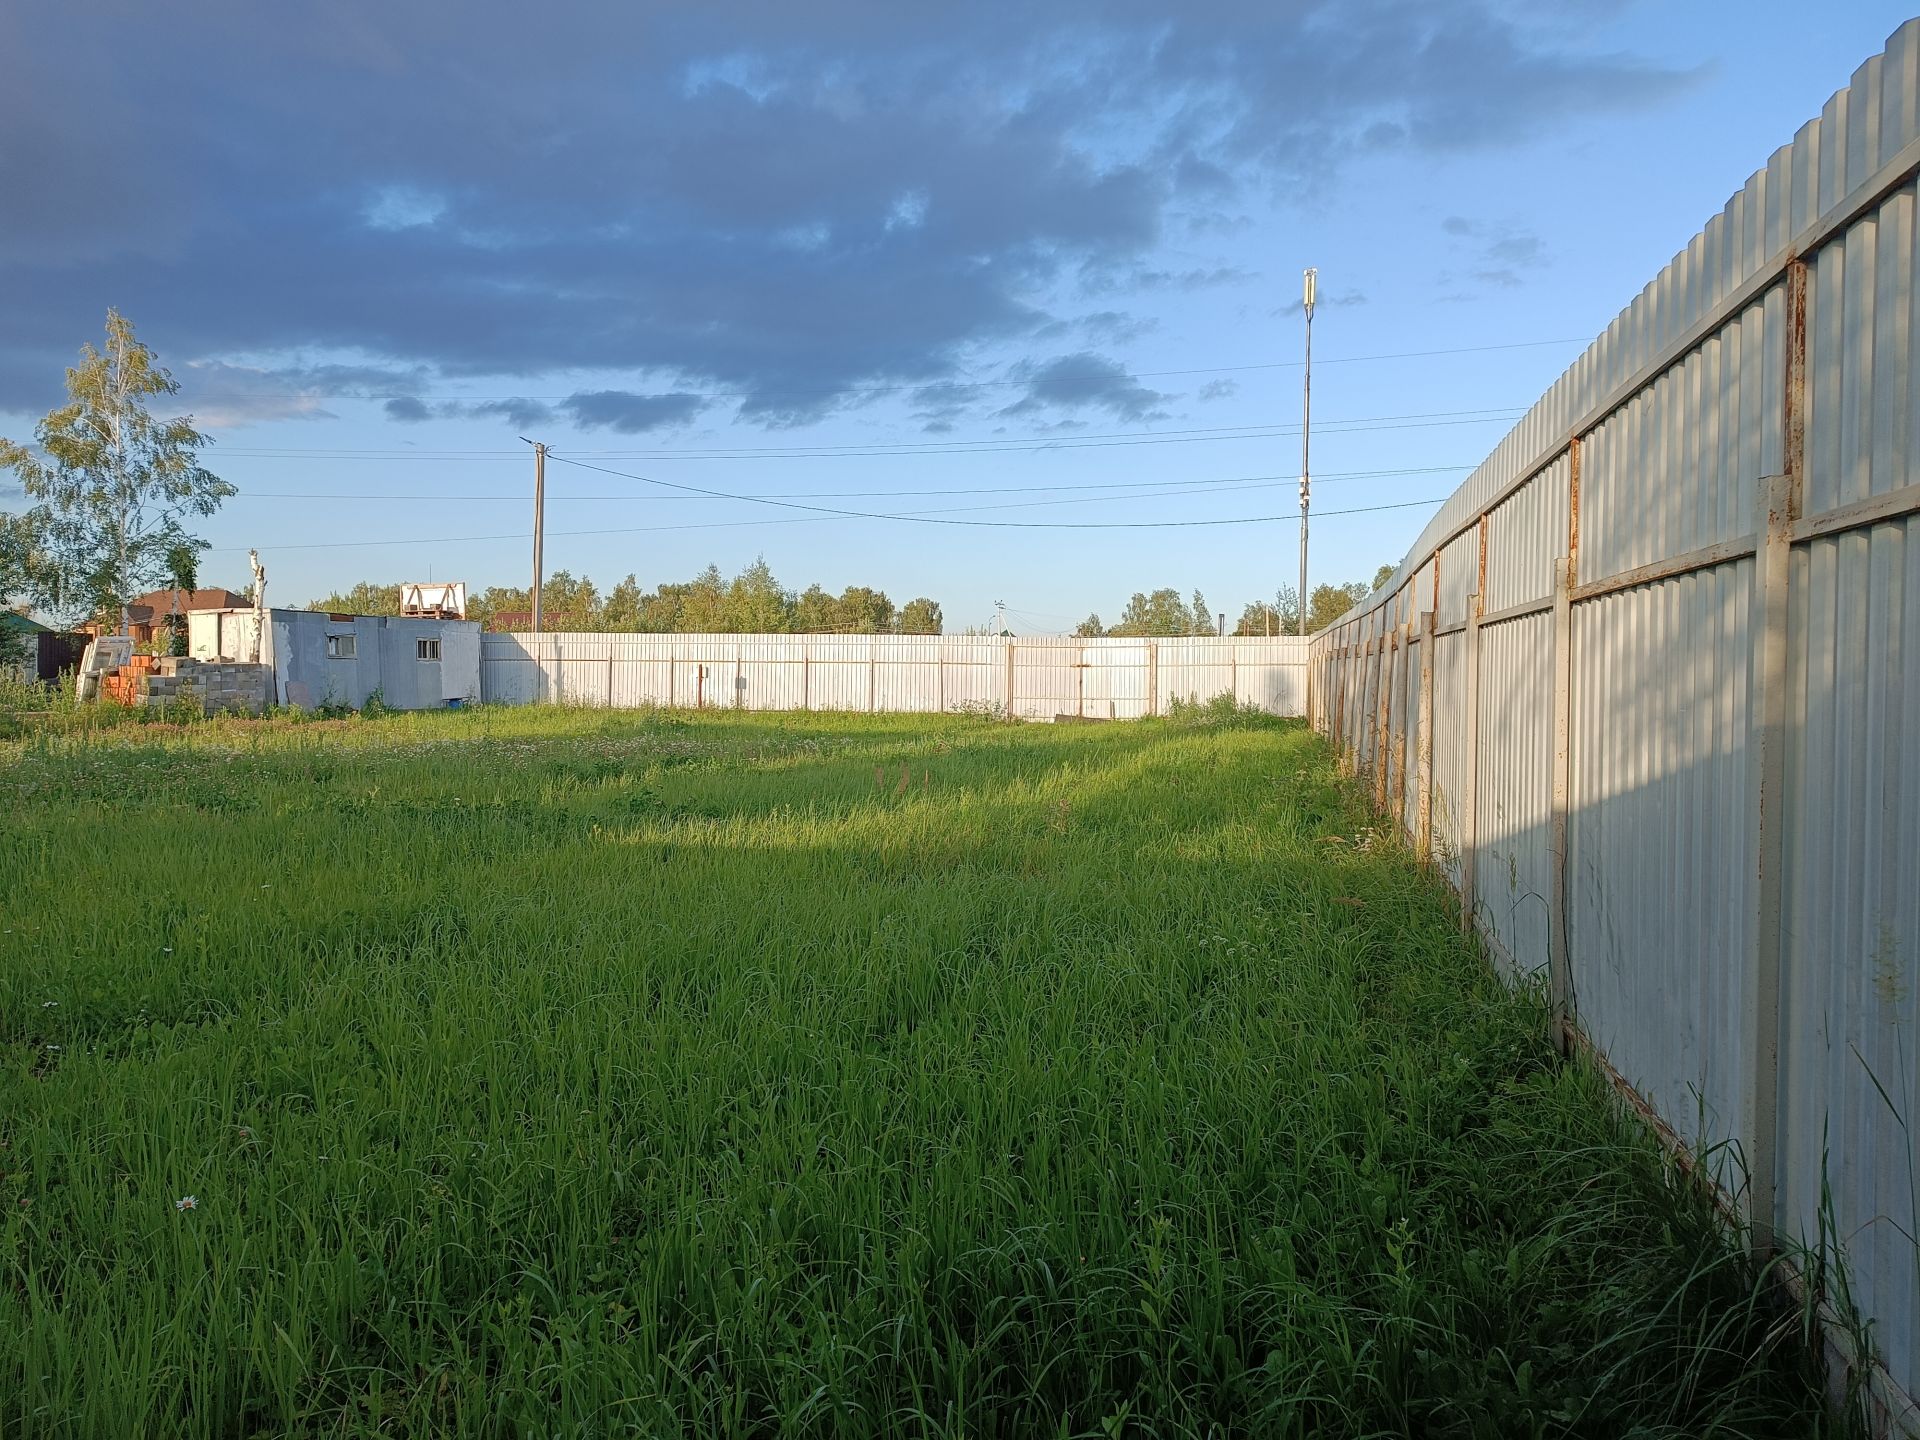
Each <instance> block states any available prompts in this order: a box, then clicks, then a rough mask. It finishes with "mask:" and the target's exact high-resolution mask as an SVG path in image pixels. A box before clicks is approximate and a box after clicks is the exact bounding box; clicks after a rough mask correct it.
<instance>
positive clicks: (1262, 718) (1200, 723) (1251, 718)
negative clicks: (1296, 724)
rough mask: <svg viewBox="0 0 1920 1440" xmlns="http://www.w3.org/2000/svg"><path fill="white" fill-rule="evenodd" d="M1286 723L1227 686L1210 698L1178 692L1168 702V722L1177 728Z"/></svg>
mask: <svg viewBox="0 0 1920 1440" xmlns="http://www.w3.org/2000/svg"><path fill="white" fill-rule="evenodd" d="M1286 723H1288V722H1285V721H1282V720H1279V719H1277V718H1275V717H1274V716H1272V715H1269V714H1268V713H1267V712H1266V711H1264V710H1262V709H1261V708H1260V707H1259V706H1258V705H1256V704H1254V703H1253V702H1252V701H1251V700H1236V699H1235V698H1234V697H1233V695H1232V693H1231V692H1229V691H1224V690H1223V691H1221V692H1220V694H1218V695H1215V696H1214V697H1213V698H1212V699H1210V700H1188V699H1185V698H1183V697H1181V696H1178V695H1176V696H1174V697H1173V699H1171V700H1169V701H1168V702H1167V724H1168V725H1169V726H1170V727H1171V728H1173V729H1175V730H1246V729H1260V728H1263V727H1264V728H1271V727H1273V726H1275V725H1283V724H1286Z"/></svg>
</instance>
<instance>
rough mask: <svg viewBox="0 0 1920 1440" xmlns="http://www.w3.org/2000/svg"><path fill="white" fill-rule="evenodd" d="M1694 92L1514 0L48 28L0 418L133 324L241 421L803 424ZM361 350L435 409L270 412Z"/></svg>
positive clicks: (38, 396)
mask: <svg viewBox="0 0 1920 1440" xmlns="http://www.w3.org/2000/svg"><path fill="white" fill-rule="evenodd" d="M182 76H190V77H192V83H182V80H181V77H182ZM1687 81H1688V77H1687V76H1686V75H1684V74H1680V73H1677V72H1675V71H1673V70H1672V69H1670V68H1667V67H1664V66H1662V65H1660V64H1658V63H1655V62H1649V61H1645V60H1641V59H1637V58H1635V57H1632V56H1619V55H1602V56H1595V55H1592V54H1589V53H1586V52H1585V51H1584V50H1582V49H1581V48H1580V45H1579V43H1578V42H1577V40H1576V39H1575V38H1571V37H1570V35H1568V34H1563V33H1561V32H1559V31H1557V30H1553V29H1551V28H1543V27H1541V26H1540V25H1538V24H1536V23H1533V22H1530V21H1529V20H1528V19H1527V18H1526V16H1525V14H1524V13H1523V10H1522V7H1518V6H1516V5H1514V4H1513V3H1512V0H1500V3H1497V4H1496V3H1495V0H1457V3H1452V4H1447V5H1443V6H1432V5H1426V4H1417V3H1415V0H1344V3H1342V4H1341V5H1340V6H1339V7H1338V9H1337V11H1336V10H1332V9H1329V8H1327V7H1325V6H1324V5H1322V4H1320V3H1309V0H1190V3H1188V4H1186V5H1183V6H1181V7H1179V8H1178V9H1177V10H1173V9H1169V8H1168V7H1166V6H1165V5H1164V4H1158V3H1156V4H1148V3H1146V0H1057V3H1053V4H1049V5H1046V6H1041V7H1036V6H1033V5H1031V4H1020V5H1014V4H1011V3H1008V0H980V3H977V4H974V5H970V6H965V7H948V6H924V5H901V4H899V3H898V0H813V3H809V4H807V5H794V4H792V3H790V0H740V3H737V4H731V5H726V6H716V5H712V4H710V3H705V0H661V3H659V4H654V5H646V6H595V7H580V8H578V9H574V8H572V7H557V8H556V10H555V12H554V13H546V12H543V13H542V16H541V19H540V23H538V24H529V23H526V20H525V11H524V8H523V7H521V6H519V5H516V4H509V3H508V0H471V3H467V4H463V5H461V6H459V7H457V8H450V7H447V6H444V5H431V4H425V5H392V4H390V3H388V0H333V3H330V4H327V5H322V6H307V7H273V6H253V5H245V4H238V3H233V0H181V3H177V4H172V5H168V6H164V7H151V6H143V5H138V4H134V3H132V0H119V3H111V4H102V5H99V6H83V5H73V4H71V3H67V0H12V3H10V4H8V5H7V6H6V7H4V9H0V195H4V196H6V204H5V206H4V208H0V314H5V315H6V317H7V323H6V325H5V327H4V333H0V409H6V408H13V409H32V408H39V407H42V406H44V405H45V404H48V403H51V402H52V401H53V400H54V399H57V397H58V385H59V378H60V374H61V367H62V366H63V365H64V364H65V363H67V362H68V361H69V360H70V359H71V357H72V354H73V352H74V350H75V349H76V347H77V346H78V344H79V343H80V342H81V341H82V340H83V339H86V338H88V337H90V336H93V335H96V334H97V332H98V330H99V326H100V321H101V317H102V314H103V313H104V311H105V309H106V307H107V306H108V305H109V304H114V305H118V306H120V307H121V308H122V309H123V310H125V311H126V312H127V313H129V314H130V315H131V316H133V318H134V319H135V320H136V321H137V322H138V323H139V324H140V325H141V328H142V333H143V336H145V338H147V339H149V340H150V341H152V342H153V343H154V344H155V345H156V346H157V347H159V349H160V350H161V353H162V354H163V356H164V357H166V358H167V359H168V360H169V361H170V362H171V363H173V364H175V365H176V367H189V366H197V367H200V368H202V369H204V370H205V371H206V374H204V375H203V376H200V377H199V378H200V379H201V380H202V381H203V382H205V383H202V384H201V385H200V386H199V389H200V391H201V394H202V396H203V397H204V399H205V401H206V404H207V406H208V407H209V408H210V411H211V409H212V408H215V407H218V406H223V405H224V406H227V407H229V409H228V410H227V411H226V412H224V413H226V414H227V415H228V417H229V418H230V419H231V420H232V421H235V422H237V421H239V420H242V419H247V418H285V417H293V416H299V415H311V416H318V415H321V414H324V413H327V402H330V401H338V400H342V399H348V398H360V397H362V396H364V397H365V398H368V399H373V400H376V401H377V402H378V403H383V404H389V405H392V406H393V407H394V409H395V412H396V414H398V415H400V416H403V417H414V418H417V417H418V415H419V413H420V411H421V410H426V411H427V412H428V413H442V412H441V411H440V410H439V409H438V408H437V407H438V406H439V405H440V404H442V403H443V402H442V397H443V396H444V395H445V394H447V393H449V392H454V393H457V392H459V391H460V390H461V389H463V388H467V387H469V386H470V384H471V382H472V381H474V380H476V379H480V378H483V377H484V378H486V379H488V380H490V381H491V382H493V383H491V384H489V385H487V386H485V387H475V388H477V389H478V393H480V394H487V393H507V394H511V393H521V392H524V393H529V394H531V395H534V396H538V395H539V394H540V391H541V388H542V386H541V385H540V384H537V383H528V382H534V381H539V380H543V379H545V378H546V377H550V376H553V375H555V374H562V373H568V372H572V373H573V374H575V375H578V374H580V373H582V372H595V371H598V372H614V373H617V374H619V375H620V376H621V377H623V383H624V384H630V385H631V386H632V392H633V393H634V394H640V395H658V394H683V393H688V392H691V391H695V390H699V391H714V392H724V393H726V394H729V395H731V396H738V397H739V398H738V399H737V400H730V401H729V402H728V403H729V405H731V406H733V407H735V408H736V409H737V412H738V413H739V414H740V415H742V416H744V417H745V418H747V419H749V420H752V421H756V422H759V423H762V424H768V425H781V424H791V423H797V422H800V421H804V420H806V419H809V418H812V417H814V416H817V415H819V414H821V413H824V412H826V411H828V410H831V409H834V408H836V407H840V406H844V405H848V404H854V403H860V396H861V394H862V393H863V392H864V391H865V390H867V389H868V388H870V387H872V386H874V385H880V384H908V385H920V386H924V385H932V384H936V383H938V382H941V381H943V380H949V379H952V378H953V377H955V376H956V375H958V374H961V373H964V372H965V371H966V370H967V369H968V368H969V367H970V366H972V365H977V364H978V363H980V360H981V357H982V356H987V357H1001V358H1004V357H1006V356H1008V355H1010V354H1018V353H1019V352H1020V350H1021V348H1022V347H1024V346H1026V345H1029V344H1034V343H1042V344H1044V341H1036V340H1035V336H1036V335H1037V334H1038V333H1039V332H1042V331H1044V330H1045V328H1046V327H1047V326H1049V325H1052V324H1055V323H1058V322H1060V321H1062V320H1068V321H1070V320H1071V308H1070V307H1063V306H1062V304H1061V302H1060V299H1059V297H1061V296H1062V295H1072V294H1076V293H1078V294H1082V295H1089V294H1099V295H1113V296H1124V295H1126V294H1129V293H1141V292H1147V291H1152V290H1155V289H1159V290H1179V289H1184V288H1194V287H1202V286H1208V285H1229V284H1237V283H1241V282H1243V281H1244V280H1245V279H1246V278H1247V277H1245V276H1244V274H1242V273H1240V272H1236V271H1233V270H1232V269H1231V268H1230V267H1226V266H1223V265H1220V264H1217V263H1213V262H1211V261H1209V260H1208V259H1207V258H1206V257H1205V256H1199V257H1187V256H1183V257H1182V258H1181V260H1180V262H1179V263H1177V264H1173V263H1169V262H1168V260H1167V259H1166V257H1165V255H1164V254H1163V252H1162V245H1163V240H1164V237H1165V235H1166V233H1167V231H1168V229H1169V226H1170V225H1171V226H1177V227H1178V228H1179V229H1180V230H1181V232H1182V233H1183V234H1187V235H1192V234H1200V233H1203V232H1204V231H1205V230H1206V229H1207V227H1208V225H1209V224H1210V223H1217V224H1219V225H1220V226H1222V227H1228V226H1231V225H1232V224H1233V223H1235V207H1236V204H1237V202H1236V199H1235V197H1236V196H1242V197H1244V196H1249V195H1254V194H1271V193H1273V191H1274V189H1275V187H1277V186H1282V185H1284V184H1286V183H1287V182H1288V181H1290V180H1293V179H1297V178H1298V177H1301V176H1303V175H1325V174H1328V173H1331V172H1332V171H1333V170H1335V169H1337V167H1338V166H1339V165H1340V164H1341V163H1342V162H1343V161H1344V160H1346V159H1349V158H1351V157H1353V156H1355V155H1357V154H1362V153H1365V152H1368V151H1378V150H1382V149H1388V148H1403V149H1412V150H1425V151H1440V150H1448V149H1458V148H1462V147H1468V146H1487V145H1503V144H1508V143H1515V142H1518V141H1522V140H1525V139H1530V138H1532V137H1534V136H1536V135H1537V134H1539V133H1540V131H1541V129H1542V127H1546V126H1553V125H1559V124H1566V123H1569V122H1570V121H1572V120H1574V119H1576V118H1577V117H1578V116H1579V115H1581V114H1582V113H1584V112H1590V111H1593V110H1596V109H1606V108H1618V107H1623V106H1637V105H1646V104H1649V103H1653V102H1656V101H1658V100H1660V99H1662V98H1663V97H1665V96H1668V95H1671V94H1672V93H1674V91H1675V90H1676V89H1677V88H1678V87H1680V86H1682V85H1684V84H1686V83H1687ZM78 95H84V96H86V97H87V103H85V104H84V105H76V104H74V103H73V97H75V96H78ZM1515 263H1517V262H1512V261H1508V262H1490V263H1489V264H1488V265H1484V266H1482V267H1481V268H1483V269H1493V268H1498V266H1499V265H1500V264H1506V265H1507V266H1509V268H1511V266H1512V265H1513V264H1515ZM1107 308H1111V309H1114V310H1116V311H1119V310H1121V309H1123V308H1124V307H1123V306H1122V305H1118V304H1116V305H1112V306H1109V307H1107ZM1089 343H1096V344H1104V343H1109V342H1108V341H1107V340H1104V339H1098V338H1094V337H1091V336H1090V337H1089ZM341 355H351V356H355V357H361V358H362V359H364V361H365V363H366V365H367V366H368V367H370V368H372V369H374V370H379V371H384V372H386V373H389V374H392V375H399V376H406V375H417V376H418V377H420V379H419V380H418V382H417V383H414V384H411V385H407V386H404V387H402V386H398V385H395V384H392V383H391V382H382V381H371V380H370V382H369V384H368V385H367V386H365V387H362V388H360V389H355V388H354V387H353V386H352V385H350V384H349V383H348V382H347V381H346V380H345V379H344V378H341V379H340V380H339V381H338V382H337V383H336V385H335V386H334V388H329V383H328V382H327V381H325V380H322V379H313V378H311V377H310V378H309V380H308V382H307V383H306V384H305V385H304V386H297V385H292V384H288V385H286V386H283V387H282V388H281V389H278V390H275V389H271V388H268V386H269V385H270V384H271V381H270V380H262V379H260V378H259V377H262V376H272V375H274V374H276V373H281V372H285V371H288V370H290V369H298V368H299V358H298V357H301V356H321V357H328V358H332V357H338V356H341ZM219 367H227V371H229V372H239V371H252V372H255V374H254V377H253V380H251V381H249V380H247V379H246V378H245V377H242V376H241V375H239V374H237V373H227V374H226V378H227V379H229V380H230V381H231V382H232V383H230V384H227V385H225V386H224V387H221V388H219V389H216V388H215V387H214V385H213V383H212V382H213V381H214V380H215V379H216V378H218V377H219V376H220V375H221V374H222V373H225V372H222V371H221V370H220V368H219ZM183 378H184V374H183ZM383 386H384V387H385V388H381V387H383ZM547 388H552V389H556V390H558V389H564V388H568V387H561V386H554V385H552V384H551V382H550V381H548V382H547ZM408 401H411V402H413V403H411V404H409V403H407V402H408ZM481 403H486V404H492V403H506V404H517V403H519V402H491V401H485V402H481ZM527 403H528V404H536V405H551V404H553V403H554V402H552V401H550V400H547V399H534V400H530V401H528V402H527ZM500 413H501V414H502V416H503V418H511V417H510V414H509V412H506V411H502V412H500ZM517 413H521V414H526V413H532V412H528V411H524V410H523V411H520V412H517ZM566 413H569V414H571V413H572V412H571V411H568V412H566Z"/></svg>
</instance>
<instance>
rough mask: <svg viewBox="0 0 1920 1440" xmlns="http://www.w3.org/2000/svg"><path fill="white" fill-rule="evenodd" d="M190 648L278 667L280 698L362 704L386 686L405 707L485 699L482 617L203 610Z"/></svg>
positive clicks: (201, 654) (388, 697) (192, 621)
mask: <svg viewBox="0 0 1920 1440" xmlns="http://www.w3.org/2000/svg"><path fill="white" fill-rule="evenodd" d="M263 632H264V633H263ZM187 653H188V654H190V655H192V656H194V657H195V658H197V659H201V660H253V661H258V662H260V663H261V664H266V665H271V666H273V678H274V695H273V701H274V703H275V704H278V705H293V706H298V707H300V708H302V709H310V708H315V707H318V706H321V705H351V706H352V707H353V708H354V709H356V710H357V709H359V708H361V707H362V706H364V705H365V704H366V703H367V700H368V699H369V697H371V696H372V695H373V694H374V693H375V692H376V691H377V692H379V695H380V700H381V703H382V704H384V705H387V706H389V707H391V708H392V709H395V710H436V709H440V708H442V707H445V706H449V705H463V704H471V703H475V702H477V701H478V700H479V698H480V623H479V622H478V621H477V620H453V619H446V618H441V617H431V618H415V617H410V616H392V615H329V614H327V613H326V612H325V611H322V610H268V611H267V612H266V624H265V626H264V627H263V626H261V625H260V623H259V620H258V618H257V614H256V612H255V611H253V610H247V609H231V610H200V611H195V612H194V613H192V614H191V615H189V616H188V617H187Z"/></svg>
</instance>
